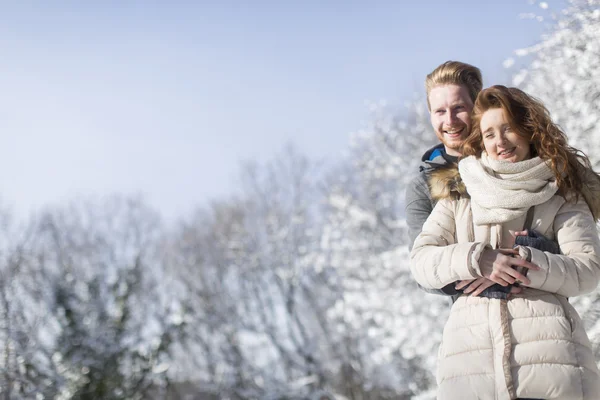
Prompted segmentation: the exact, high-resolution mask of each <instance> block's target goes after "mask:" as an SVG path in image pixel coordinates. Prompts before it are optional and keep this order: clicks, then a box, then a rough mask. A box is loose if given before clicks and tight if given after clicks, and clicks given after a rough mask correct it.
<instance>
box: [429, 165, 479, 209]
mask: <svg viewBox="0 0 600 400" xmlns="http://www.w3.org/2000/svg"><path fill="white" fill-rule="evenodd" d="M427 183H428V185H429V192H430V193H431V197H432V198H433V199H434V200H435V201H439V200H441V199H446V198H452V199H455V200H456V199H458V198H460V197H469V194H468V193H467V188H466V187H465V184H464V183H463V181H462V179H461V178H460V174H459V173H458V164H456V163H449V164H447V165H444V166H443V167H440V168H436V169H435V170H434V171H431V173H430V174H429V179H428V182H427Z"/></svg>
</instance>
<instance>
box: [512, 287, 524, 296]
mask: <svg viewBox="0 0 600 400" xmlns="http://www.w3.org/2000/svg"><path fill="white" fill-rule="evenodd" d="M522 291H523V288H522V287H520V286H513V287H511V288H510V293H511V294H519V293H521V292H522Z"/></svg>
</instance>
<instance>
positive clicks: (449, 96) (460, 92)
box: [429, 84, 472, 106]
mask: <svg viewBox="0 0 600 400" xmlns="http://www.w3.org/2000/svg"><path fill="white" fill-rule="evenodd" d="M429 102H430V104H431V105H432V106H433V105H434V104H438V105H444V104H450V105H452V104H463V103H467V104H470V103H472V101H471V97H470V96H469V92H468V90H467V88H465V87H464V86H463V85H454V84H448V85H440V86H436V87H434V88H432V89H431V91H430V92H429Z"/></svg>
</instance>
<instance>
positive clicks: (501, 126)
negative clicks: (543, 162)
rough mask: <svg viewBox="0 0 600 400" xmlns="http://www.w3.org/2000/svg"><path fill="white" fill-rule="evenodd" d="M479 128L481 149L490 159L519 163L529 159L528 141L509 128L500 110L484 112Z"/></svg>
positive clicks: (493, 109) (502, 111) (492, 109)
mask: <svg viewBox="0 0 600 400" xmlns="http://www.w3.org/2000/svg"><path fill="white" fill-rule="evenodd" d="M479 127H480V128H481V135H482V136H483V138H482V139H483V147H484V148H485V151H486V153H487V154H488V156H489V157H490V158H491V159H493V160H501V161H509V162H519V161H523V160H527V159H529V158H531V154H530V150H529V141H528V140H527V139H525V138H524V137H523V136H521V135H519V133H518V132H515V131H514V130H513V129H512V128H511V127H510V125H509V124H508V120H507V119H506V115H505V113H504V110H503V109H502V108H491V109H489V110H487V111H486V112H484V113H483V115H482V116H481V122H480V124H479Z"/></svg>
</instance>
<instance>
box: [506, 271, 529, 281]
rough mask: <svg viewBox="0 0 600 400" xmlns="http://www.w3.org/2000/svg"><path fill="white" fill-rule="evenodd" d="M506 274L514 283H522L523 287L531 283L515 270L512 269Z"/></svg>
mask: <svg viewBox="0 0 600 400" xmlns="http://www.w3.org/2000/svg"><path fill="white" fill-rule="evenodd" d="M507 274H508V275H509V276H510V277H512V278H513V279H514V280H515V281H519V282H522V283H524V284H525V285H529V284H531V281H530V280H529V279H528V278H527V277H526V276H525V275H523V274H522V273H520V272H519V271H517V270H516V269H513V270H512V271H509V272H507Z"/></svg>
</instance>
